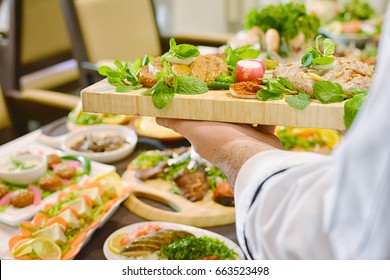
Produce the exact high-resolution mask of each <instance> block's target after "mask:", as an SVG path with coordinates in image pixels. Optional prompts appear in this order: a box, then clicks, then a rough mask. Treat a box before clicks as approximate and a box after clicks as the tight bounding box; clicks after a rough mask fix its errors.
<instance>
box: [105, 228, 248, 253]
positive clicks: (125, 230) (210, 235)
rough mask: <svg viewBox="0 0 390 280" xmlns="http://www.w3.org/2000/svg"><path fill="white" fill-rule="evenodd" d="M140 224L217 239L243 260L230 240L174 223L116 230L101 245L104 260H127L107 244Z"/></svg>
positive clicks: (239, 250)
mask: <svg viewBox="0 0 390 280" xmlns="http://www.w3.org/2000/svg"><path fill="white" fill-rule="evenodd" d="M142 224H156V225H159V226H160V227H161V228H163V229H173V230H183V231H187V232H190V233H192V234H193V235H195V236H196V237H200V236H209V237H212V238H217V239H219V240H221V241H223V242H224V243H225V244H226V246H228V247H229V248H230V249H232V250H233V251H234V252H236V253H237V256H238V258H239V259H240V260H244V259H245V257H244V253H243V252H242V251H241V249H240V247H239V246H238V245H237V244H236V243H234V242H233V241H231V240H230V239H228V238H226V237H224V236H222V235H220V234H218V233H215V232H212V231H209V230H205V229H201V228H197V227H192V226H187V225H182V224H176V223H167V222H142V223H136V224H131V225H128V226H125V227H123V228H120V229H118V230H116V231H115V232H113V233H111V234H110V236H109V237H108V238H107V239H106V241H105V242H104V245H103V253H104V256H105V257H106V259H108V260H127V259H128V258H127V257H125V256H122V255H117V254H114V253H113V252H111V250H110V249H109V248H108V242H109V240H110V239H111V238H112V237H113V236H115V235H117V234H118V233H121V232H131V231H133V230H135V229H136V228H137V227H138V226H139V225H142Z"/></svg>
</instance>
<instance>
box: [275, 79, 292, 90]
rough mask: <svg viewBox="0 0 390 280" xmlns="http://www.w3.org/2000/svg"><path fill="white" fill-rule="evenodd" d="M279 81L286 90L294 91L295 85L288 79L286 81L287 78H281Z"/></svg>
mask: <svg viewBox="0 0 390 280" xmlns="http://www.w3.org/2000/svg"><path fill="white" fill-rule="evenodd" d="M278 81H279V83H281V84H282V85H283V86H284V87H285V88H287V89H289V90H294V86H293V84H292V83H291V82H290V81H289V80H287V79H285V78H283V77H279V78H278Z"/></svg>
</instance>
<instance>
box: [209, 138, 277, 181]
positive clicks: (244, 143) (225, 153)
mask: <svg viewBox="0 0 390 280" xmlns="http://www.w3.org/2000/svg"><path fill="white" fill-rule="evenodd" d="M275 149H276V148H275V147H274V146H272V145H270V144H266V143H264V142H260V141H258V140H256V139H253V138H249V137H247V138H243V139H242V138H237V139H234V140H233V141H230V142H228V143H226V144H224V145H223V147H221V148H220V149H219V150H218V151H216V153H215V158H214V162H212V164H214V165H216V166H218V168H220V169H221V170H222V171H223V172H224V173H225V175H226V176H227V177H228V179H229V182H230V184H231V185H232V186H234V183H235V181H236V177H237V174H238V172H239V171H240V168H241V167H242V166H243V164H244V163H245V162H246V161H247V160H248V159H249V158H251V157H252V156H254V155H255V154H258V153H261V152H264V151H268V150H275Z"/></svg>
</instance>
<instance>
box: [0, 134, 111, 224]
mask: <svg viewBox="0 0 390 280" xmlns="http://www.w3.org/2000/svg"><path fill="white" fill-rule="evenodd" d="M37 135H39V133H33V134H30V135H27V136H26V137H21V138H19V139H17V140H15V142H14V141H11V142H9V143H7V144H5V145H3V146H1V147H0V157H1V158H7V157H10V156H12V155H16V154H21V153H29V154H38V155H48V154H57V155H59V156H62V155H65V154H64V153H63V152H60V151H58V150H55V149H53V148H50V147H48V146H45V145H42V144H39V143H36V142H35V138H36V136H37ZM90 164H91V171H90V174H89V176H90V177H91V178H94V177H97V176H99V175H101V174H105V173H108V172H111V171H115V167H114V166H112V165H106V164H102V163H99V162H94V161H91V162H90ZM80 179H81V178H80ZM57 195H58V191H57V192H53V193H51V194H50V195H48V196H46V197H45V198H43V199H42V200H41V201H40V203H39V204H36V205H34V204H31V205H29V206H26V207H23V208H16V207H13V206H7V207H4V208H3V209H2V210H1V211H0V223H4V224H7V225H10V226H16V225H18V224H20V223H21V222H22V221H25V220H27V219H29V218H31V217H32V216H33V215H34V214H35V213H37V212H38V211H39V210H41V209H42V207H43V206H44V205H45V204H47V203H53V202H55V201H56V199H57Z"/></svg>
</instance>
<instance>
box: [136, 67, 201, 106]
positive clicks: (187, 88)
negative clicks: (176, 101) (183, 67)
mask: <svg viewBox="0 0 390 280" xmlns="http://www.w3.org/2000/svg"><path fill="white" fill-rule="evenodd" d="M162 63H163V66H164V71H163V72H159V73H157V82H156V84H155V85H154V86H153V87H151V88H150V89H148V90H147V91H145V92H144V93H143V95H150V96H152V101H153V105H154V106H155V107H156V108H157V109H159V110H161V109H163V108H165V107H166V106H167V105H168V104H169V103H171V102H172V100H173V97H174V96H175V93H178V94H202V93H206V92H207V91H208V87H207V85H206V83H205V82H203V81H202V80H200V79H197V78H195V77H192V76H176V75H175V73H173V71H172V69H171V68H170V67H169V64H168V62H166V61H163V62H162Z"/></svg>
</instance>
